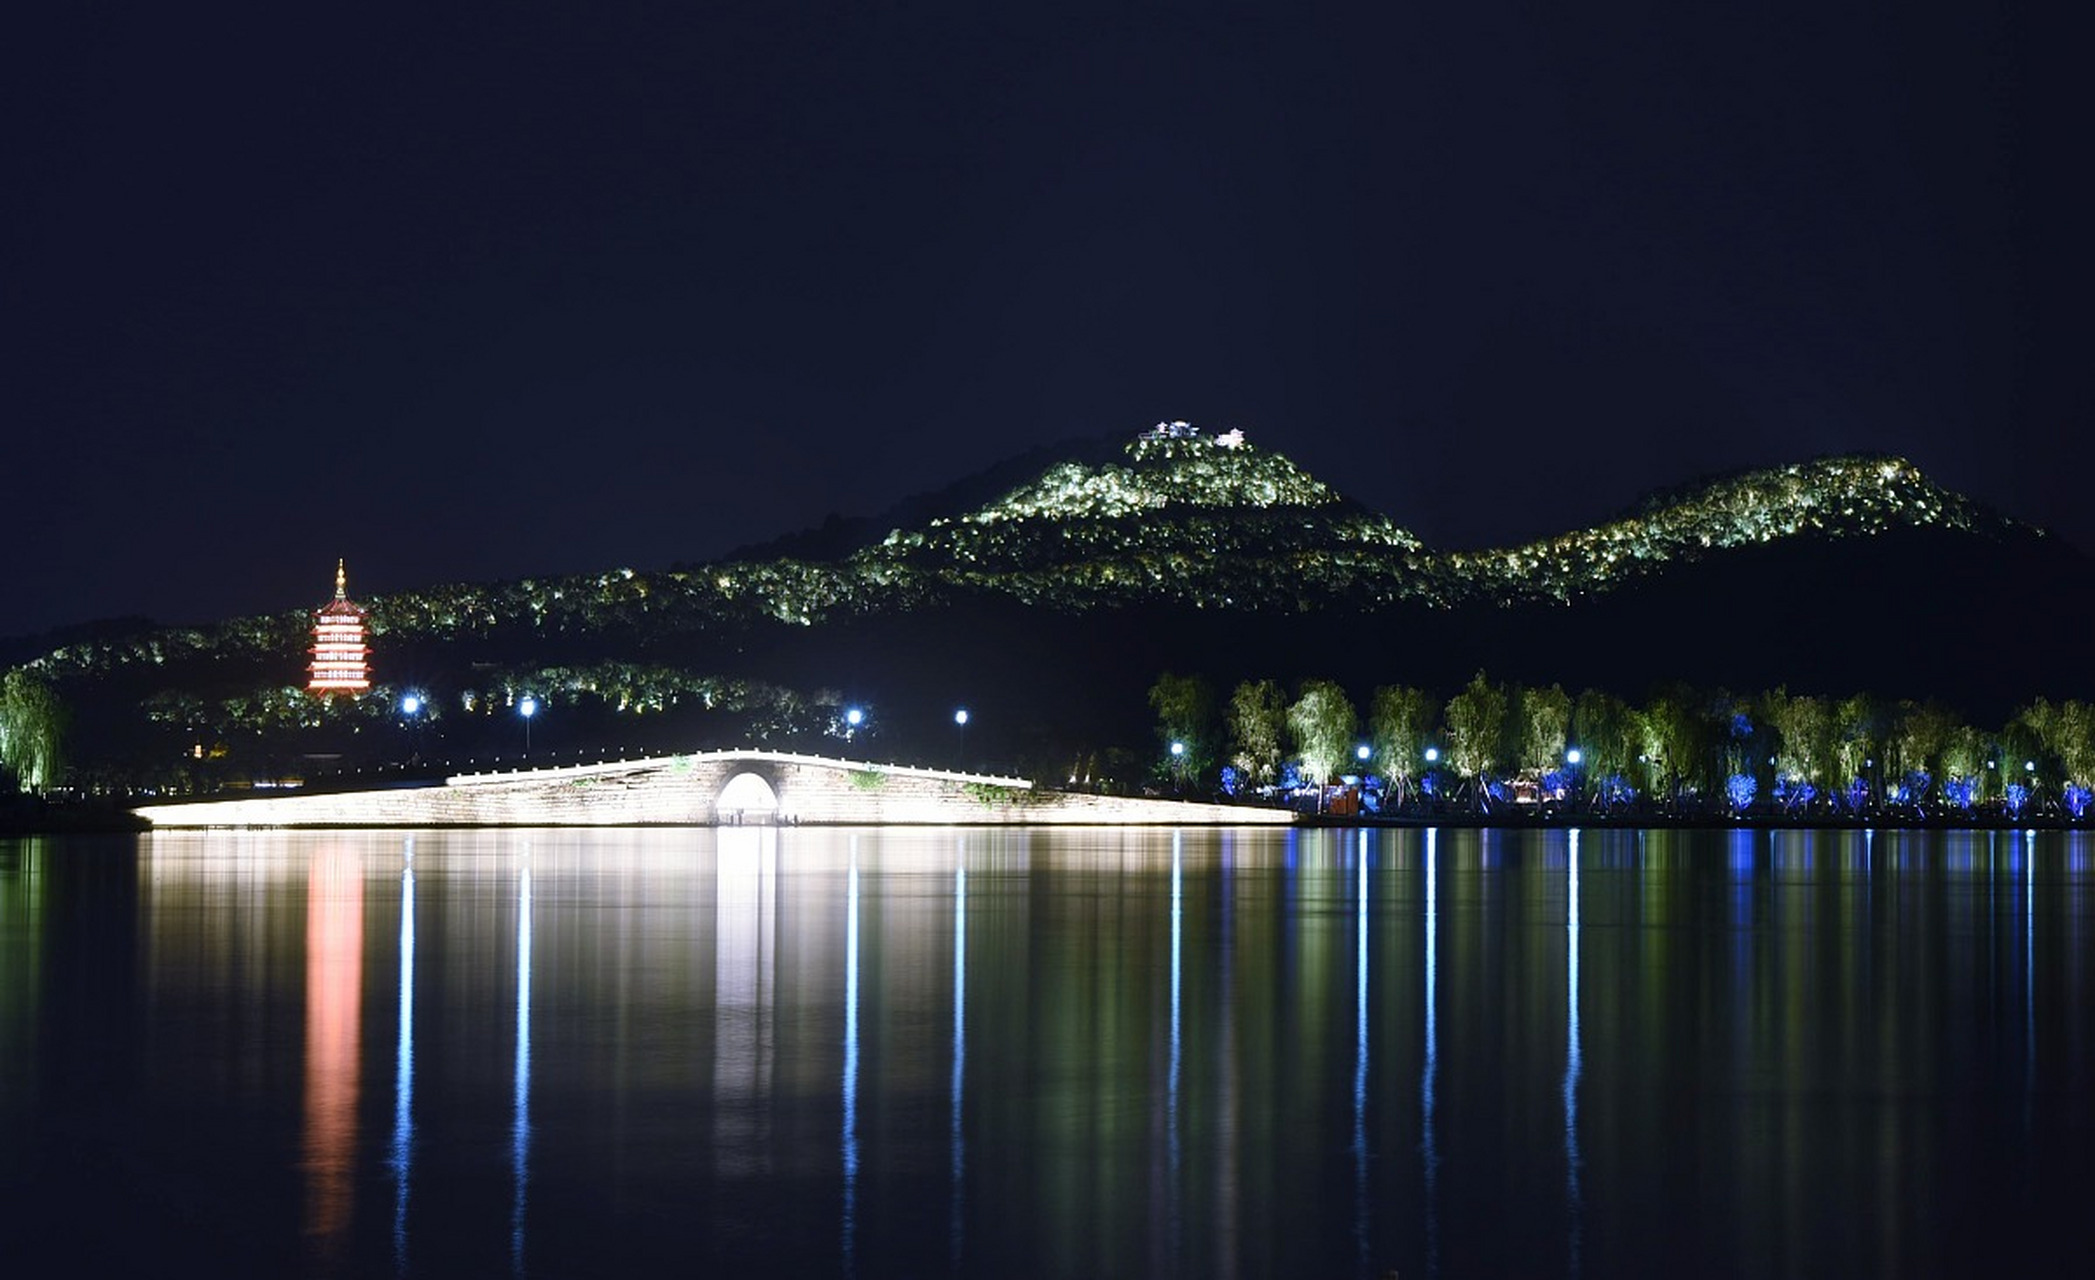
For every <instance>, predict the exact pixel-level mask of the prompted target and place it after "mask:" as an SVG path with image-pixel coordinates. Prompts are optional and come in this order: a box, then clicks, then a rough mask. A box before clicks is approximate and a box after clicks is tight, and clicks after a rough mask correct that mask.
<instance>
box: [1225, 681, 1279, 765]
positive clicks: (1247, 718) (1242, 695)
mask: <svg viewBox="0 0 2095 1280" xmlns="http://www.w3.org/2000/svg"><path fill="white" fill-rule="evenodd" d="M1287 723H1288V706H1287V697H1286V695H1284V694H1283V693H1281V691H1280V686H1279V685H1278V684H1275V683H1274V682H1273V681H1271V680H1246V681H1244V682H1243V683H1242V684H1240V685H1238V686H1237V687H1236V691H1235V692H1233V693H1231V694H1230V696H1229V750H1230V756H1229V762H1230V764H1231V765H1232V766H1233V767H1234V768H1235V769H1236V771H1237V772H1238V773H1239V774H1241V775H1243V779H1244V782H1245V783H1246V784H1247V785H1249V786H1253V787H1265V786H1271V785H1272V784H1273V783H1275V782H1277V781H1279V779H1280V759H1281V752H1282V739H1283V737H1284V736H1285V734H1286V732H1287Z"/></svg>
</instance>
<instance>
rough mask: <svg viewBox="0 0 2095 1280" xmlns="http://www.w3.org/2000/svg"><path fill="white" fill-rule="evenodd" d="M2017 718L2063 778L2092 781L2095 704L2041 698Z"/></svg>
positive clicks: (2094, 775) (2094, 770)
mask: <svg viewBox="0 0 2095 1280" xmlns="http://www.w3.org/2000/svg"><path fill="white" fill-rule="evenodd" d="M2016 719H2017V720H2018V721H2020V722H2021V723H2022V724H2024V725H2025V726H2027V727H2028V728H2029V730H2030V731H2031V732H2032V733H2033V734H2034V735H2035V736H2036V738H2037V740H2038V742H2040V743H2041V744H2042V745H2043V748H2044V751H2045V752H2046V754H2048V755H2050V756H2051V758H2052V762H2053V763H2054V764H2056V765H2057V766H2058V768H2059V771H2060V772H2061V773H2063V774H2064V775H2065V776H2064V778H2062V779H2061V781H2062V782H2069V783H2078V784H2079V785H2080V786H2083V787H2086V786H2089V785H2091V784H2095V707H2090V706H2089V705H2088V704H2087V703H2085V702H2071V701H2069V702H2061V703H2057V704H2053V703H2050V702H2047V701H2045V700H2044V699H2042V698H2039V699H2037V700H2036V701H2035V702H2033V703H2031V704H2030V705H2029V706H2027V707H2024V708H2023V709H2022V711H2021V712H2020V713H2019V714H2018V715H2017V716H2016Z"/></svg>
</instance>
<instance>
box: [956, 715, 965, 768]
mask: <svg viewBox="0 0 2095 1280" xmlns="http://www.w3.org/2000/svg"><path fill="white" fill-rule="evenodd" d="M967 722H968V714H967V708H966V707H960V708H957V709H955V711H954V712H953V731H954V733H955V734H956V735H958V736H959V738H960V757H959V765H960V767H961V768H963V769H965V768H967Z"/></svg>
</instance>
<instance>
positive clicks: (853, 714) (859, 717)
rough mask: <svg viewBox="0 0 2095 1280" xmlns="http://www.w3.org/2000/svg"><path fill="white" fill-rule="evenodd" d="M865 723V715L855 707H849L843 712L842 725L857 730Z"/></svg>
mask: <svg viewBox="0 0 2095 1280" xmlns="http://www.w3.org/2000/svg"><path fill="white" fill-rule="evenodd" d="M865 722H866V713H865V712H864V711H861V710H860V709H858V708H857V707H851V708H849V709H847V710H846V711H845V712H844V723H845V724H848V725H850V726H851V727H852V728H854V729H856V728H858V727H859V726H860V725H862V724H864V723H865Z"/></svg>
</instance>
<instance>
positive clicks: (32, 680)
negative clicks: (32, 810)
mask: <svg viewBox="0 0 2095 1280" xmlns="http://www.w3.org/2000/svg"><path fill="white" fill-rule="evenodd" d="M65 729H66V712H65V706H64V704H62V703H61V702H59V700H58V695H57V693H55V692H54V691H53V690H52V688H51V686H50V684H48V683H47V682H45V681H44V680H42V679H40V678H38V677H37V676H35V675H33V674H31V673H30V672H28V671H25V670H22V669H21V668H19V667H18V668H16V669H15V670H13V671H10V672H8V673H7V675H6V677H5V678H4V679H0V764H5V765H6V766H7V767H8V768H9V769H10V770H12V771H13V772H14V775H15V777H16V779H17V780H18V781H19V782H20V784H21V786H22V789H23V790H25V791H39V792H40V791H44V790H47V789H49V788H50V787H51V786H53V785H55V784H56V783H57V781H58V776H59V773H60V770H61V768H62V767H63V762H62V759H61V757H60V751H61V749H62V748H63V746H64V740H65Z"/></svg>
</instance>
